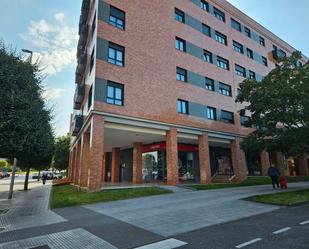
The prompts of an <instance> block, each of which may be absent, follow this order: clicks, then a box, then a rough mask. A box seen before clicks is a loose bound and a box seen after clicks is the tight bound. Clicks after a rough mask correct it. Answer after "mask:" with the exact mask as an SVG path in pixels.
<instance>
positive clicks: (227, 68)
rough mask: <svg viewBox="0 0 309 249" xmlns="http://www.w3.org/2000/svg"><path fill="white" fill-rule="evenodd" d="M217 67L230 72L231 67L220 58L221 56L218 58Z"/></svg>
mask: <svg viewBox="0 0 309 249" xmlns="http://www.w3.org/2000/svg"><path fill="white" fill-rule="evenodd" d="M217 66H218V67H221V68H223V69H225V70H229V69H230V66H229V61H228V60H226V59H224V58H222V57H220V56H217Z"/></svg>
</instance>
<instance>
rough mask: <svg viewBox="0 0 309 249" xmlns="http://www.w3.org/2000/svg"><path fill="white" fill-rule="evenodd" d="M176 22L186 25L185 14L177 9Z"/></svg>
mask: <svg viewBox="0 0 309 249" xmlns="http://www.w3.org/2000/svg"><path fill="white" fill-rule="evenodd" d="M175 20H177V21H179V22H182V23H185V13H184V12H183V11H181V10H179V9H175Z"/></svg>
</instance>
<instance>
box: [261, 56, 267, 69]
mask: <svg viewBox="0 0 309 249" xmlns="http://www.w3.org/2000/svg"><path fill="white" fill-rule="evenodd" d="M262 63H263V65H264V66H265V67H267V65H268V63H267V59H266V58H265V57H264V56H262Z"/></svg>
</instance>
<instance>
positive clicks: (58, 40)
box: [0, 0, 309, 136]
mask: <svg viewBox="0 0 309 249" xmlns="http://www.w3.org/2000/svg"><path fill="white" fill-rule="evenodd" d="M143 1H150V0H143ZM162 1H167V0H162ZM179 1H180V0H179ZM228 1H229V2H230V3H232V4H233V5H234V6H236V7H237V8H239V9H240V10H241V11H243V12H244V13H245V14H247V15H248V16H250V17H251V18H253V19H254V20H256V21H257V22H259V23H260V24H262V25H263V26H264V27H266V28H268V29H269V30H270V31H272V32H273V33H274V34H276V35H277V36H279V37H280V38H282V39H283V40H285V41H286V42H288V43H289V44H290V45H292V46H293V47H295V48H296V49H297V50H300V51H302V52H303V53H304V54H305V55H306V56H307V57H308V56H309V15H308V13H307V12H308V10H309V1H308V0H297V1H293V2H291V1H288V0H271V1H270V0H228ZM81 2H82V0H0V6H1V7H0V23H1V27H0V40H3V41H4V43H5V44H6V45H11V46H12V47H13V48H16V49H17V50H21V49H29V50H32V51H34V60H36V59H39V60H40V61H41V65H42V72H43V74H44V76H45V78H44V81H43V85H44V88H45V93H44V97H45V98H46V99H47V101H48V105H49V106H53V108H54V113H53V115H54V121H53V125H54V130H55V134H56V135H57V136H60V135H64V134H66V133H67V132H68V131H69V119H70V113H71V112H72V109H73V95H74V91H75V69H76V47H77V41H78V35H77V34H78V21H79V15H80V8H81Z"/></svg>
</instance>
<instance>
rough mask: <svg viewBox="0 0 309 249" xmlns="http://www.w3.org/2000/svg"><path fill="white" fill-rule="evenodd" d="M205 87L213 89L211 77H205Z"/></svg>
mask: <svg viewBox="0 0 309 249" xmlns="http://www.w3.org/2000/svg"><path fill="white" fill-rule="evenodd" d="M205 88H206V89H207V90H209V91H215V81H214V80H213V79H211V78H208V77H205Z"/></svg>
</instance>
